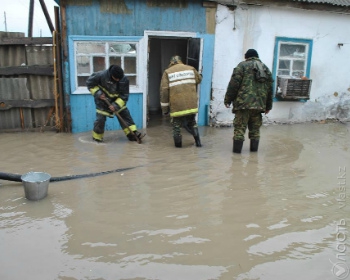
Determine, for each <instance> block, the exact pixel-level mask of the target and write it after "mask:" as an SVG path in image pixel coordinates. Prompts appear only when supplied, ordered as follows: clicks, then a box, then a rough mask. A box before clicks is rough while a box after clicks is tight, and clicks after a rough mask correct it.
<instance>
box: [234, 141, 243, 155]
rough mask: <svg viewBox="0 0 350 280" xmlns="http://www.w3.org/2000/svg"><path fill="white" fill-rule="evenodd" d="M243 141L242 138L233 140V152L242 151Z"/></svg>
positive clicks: (238, 152)
mask: <svg viewBox="0 0 350 280" xmlns="http://www.w3.org/2000/svg"><path fill="white" fill-rule="evenodd" d="M242 147H243V141H242V140H233V152H234V153H236V154H240V153H241V152H242Z"/></svg>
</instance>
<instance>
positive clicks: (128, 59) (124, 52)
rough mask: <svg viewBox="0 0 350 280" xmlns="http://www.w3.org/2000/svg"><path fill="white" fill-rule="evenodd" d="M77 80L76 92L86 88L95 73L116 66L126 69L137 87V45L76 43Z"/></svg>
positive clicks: (131, 82) (133, 84) (125, 43)
mask: <svg viewBox="0 0 350 280" xmlns="http://www.w3.org/2000/svg"><path fill="white" fill-rule="evenodd" d="M74 47H75V59H76V61H75V67H76V69H75V70H76V71H75V73H76V78H75V85H76V88H75V89H74V90H78V88H84V89H85V88H86V84H85V82H86V79H87V78H88V77H89V76H90V75H91V74H92V73H94V72H98V71H102V70H105V69H108V68H109V67H110V66H111V65H113V64H116V65H119V66H121V67H122V68H123V69H124V72H125V74H126V75H127V77H128V78H129V81H130V85H132V86H137V75H138V73H137V43H128V42H110V41H108V42H107V41H105V42H103V41H98V42H94V41H83V42H82V41H75V42H74Z"/></svg>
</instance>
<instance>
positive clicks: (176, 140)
mask: <svg viewBox="0 0 350 280" xmlns="http://www.w3.org/2000/svg"><path fill="white" fill-rule="evenodd" d="M174 143H175V147H176V148H181V147H182V136H181V135H177V136H174Z"/></svg>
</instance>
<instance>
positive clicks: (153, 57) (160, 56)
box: [147, 37, 200, 124]
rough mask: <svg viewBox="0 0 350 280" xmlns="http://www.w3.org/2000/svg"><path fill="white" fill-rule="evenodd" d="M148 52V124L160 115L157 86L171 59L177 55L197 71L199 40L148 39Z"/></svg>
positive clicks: (177, 38) (175, 38)
mask: <svg viewBox="0 0 350 280" xmlns="http://www.w3.org/2000/svg"><path fill="white" fill-rule="evenodd" d="M148 52H149V57H148V95H147V121H148V123H149V124H150V122H153V120H154V121H156V122H157V121H158V120H159V118H160V117H161V115H162V111H161V106H160V94H159V86H160V81H161V78H162V75H163V72H164V70H165V69H166V68H167V67H168V65H169V62H170V59H171V57H172V56H174V55H179V56H180V57H181V58H182V61H183V62H184V63H186V64H189V65H191V66H193V67H195V68H196V69H197V70H198V67H199V54H200V39H197V38H181V37H180V38H179V37H174V38H169V37H167V38H164V37H163V38H160V37H150V38H149V42H148Z"/></svg>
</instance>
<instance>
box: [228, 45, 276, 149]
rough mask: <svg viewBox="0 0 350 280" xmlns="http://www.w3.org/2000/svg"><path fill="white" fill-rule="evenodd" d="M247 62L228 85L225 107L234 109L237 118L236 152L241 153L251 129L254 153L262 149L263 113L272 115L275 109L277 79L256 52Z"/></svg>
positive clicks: (242, 64) (234, 146)
mask: <svg viewBox="0 0 350 280" xmlns="http://www.w3.org/2000/svg"><path fill="white" fill-rule="evenodd" d="M245 59H246V60H245V61H242V62H240V63H239V64H238V65H237V67H236V68H234V70H233V74H232V76H231V80H230V82H229V84H228V87H227V91H226V95H225V100H224V104H225V106H226V107H227V108H229V107H230V105H231V103H232V105H233V108H232V113H234V114H235V119H234V121H233V124H234V136H233V152H234V153H241V151H242V146H243V141H244V134H245V131H246V129H247V126H248V130H249V134H248V136H249V139H250V151H253V152H256V151H257V150H258V147H259V139H260V127H261V125H262V116H261V113H265V114H268V113H269V111H270V110H271V109H272V95H273V79H272V74H271V71H270V70H269V69H268V67H267V66H266V65H265V64H264V63H262V62H261V60H260V59H259V55H258V53H257V51H256V50H254V49H249V50H248V51H247V52H246V53H245Z"/></svg>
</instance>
